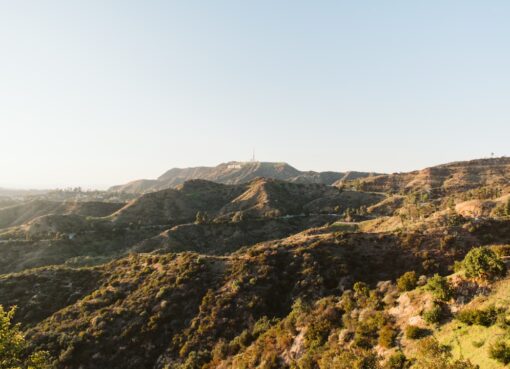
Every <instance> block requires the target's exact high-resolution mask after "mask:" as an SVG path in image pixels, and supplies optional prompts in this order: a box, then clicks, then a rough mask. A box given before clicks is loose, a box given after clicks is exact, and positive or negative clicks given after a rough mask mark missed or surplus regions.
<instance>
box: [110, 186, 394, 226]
mask: <svg viewBox="0 0 510 369" xmlns="http://www.w3.org/2000/svg"><path fill="white" fill-rule="evenodd" d="M383 198H384V196H383V195H378V194H372V193H361V192H354V191H341V190H339V189H338V188H335V187H331V186H326V185H320V184H301V183H291V182H284V181H280V180H275V179H267V178H257V179H254V180H252V181H251V182H249V183H245V184H238V185H224V184H219V183H215V182H209V181H204V180H192V181H187V182H185V183H184V184H183V185H181V186H179V187H178V188H177V189H167V190H162V191H157V192H151V193H148V194H145V195H142V196H141V197H139V198H138V199H136V200H134V201H133V202H131V203H129V204H128V205H126V206H125V207H124V208H122V209H120V210H119V211H117V212H116V213H114V214H113V215H112V219H113V221H114V222H115V223H117V224H129V223H136V224H142V225H148V224H165V225H172V224H174V225H176V224H180V223H184V222H191V221H194V220H195V216H196V215H197V213H198V212H202V213H204V214H206V215H207V217H208V218H209V220H214V219H216V221H229V220H231V219H233V218H234V217H241V218H263V217H280V216H286V215H300V214H302V213H328V212H334V211H336V212H338V211H341V210H342V209H345V208H347V207H360V206H363V205H366V206H368V205H373V204H375V203H377V202H378V201H381V200H382V199H383ZM335 209H336V210H335Z"/></svg>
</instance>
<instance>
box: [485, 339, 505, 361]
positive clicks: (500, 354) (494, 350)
mask: <svg viewBox="0 0 510 369" xmlns="http://www.w3.org/2000/svg"><path fill="white" fill-rule="evenodd" d="M489 357H490V358H491V359H494V360H497V361H499V362H500V363H502V364H504V365H507V364H509V363H510V345H508V344H507V343H506V342H505V341H503V340H500V341H498V342H496V343H495V344H494V345H491V347H490V348H489Z"/></svg>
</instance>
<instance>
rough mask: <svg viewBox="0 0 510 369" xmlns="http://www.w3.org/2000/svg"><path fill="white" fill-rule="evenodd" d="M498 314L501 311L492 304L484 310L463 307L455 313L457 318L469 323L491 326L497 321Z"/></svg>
mask: <svg viewBox="0 0 510 369" xmlns="http://www.w3.org/2000/svg"><path fill="white" fill-rule="evenodd" d="M498 315H499V311H498V310H497V309H496V308H495V307H494V306H490V307H488V308H487V309H483V310H482V309H480V310H476V309H462V310H461V311H459V312H458V313H457V314H456V315H455V318H456V319H457V320H459V321H461V322H462V323H465V324H467V325H473V324H476V325H482V326H484V327H490V326H491V325H493V324H495V323H496V321H497V320H498Z"/></svg>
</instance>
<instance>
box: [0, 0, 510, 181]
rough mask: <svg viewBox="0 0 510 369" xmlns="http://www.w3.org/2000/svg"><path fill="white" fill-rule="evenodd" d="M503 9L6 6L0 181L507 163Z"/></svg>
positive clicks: (299, 4) (288, 4)
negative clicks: (184, 170) (218, 168)
mask: <svg viewBox="0 0 510 369" xmlns="http://www.w3.org/2000/svg"><path fill="white" fill-rule="evenodd" d="M509 19H510V2H509V1H507V0H501V1H498V0H491V1H479V0H476V1H470V0H458V1H453V0H430V1H409V0H402V1H399V0H394V1H380V0H363V1H342V0H336V1H325V0H317V1H299V0H288V1H287V0H271V1H269V0H257V1H234V0H230V1H227V0H215V1H209V0H202V1H196V0H182V1H171V0H161V1H159V0H143V1H142V0H138V1H130V0H117V1H115V0H82V1H78V0H60V1H50V0H16V1H12V0H0V187H17V188H52V187H67V186H82V187H84V188H106V187H108V186H110V185H114V184H119V183H124V182H127V181H129V180H133V179H137V178H155V177H157V176H159V175H160V174H162V173H163V172H164V171H166V170H167V169H169V168H172V167H188V166H198V165H217V164H219V163H221V162H227V161H233V160H239V161H242V160H248V159H250V158H251V155H252V150H253V148H255V150H256V159H257V160H260V161H285V162H288V163H290V164H291V165H293V166H295V167H296V168H298V169H300V170H317V171H319V170H337V171H345V170H366V171H378V172H397V171H407V170H413V169H420V168H424V167H427V166H431V165H435V164H440V163H445V162H450V161H456V160H467V159H473V158H479V157H488V156H490V155H491V153H495V155H496V156H503V155H510V146H509V145H508V141H509V138H510V22H509V21H508V20H509Z"/></svg>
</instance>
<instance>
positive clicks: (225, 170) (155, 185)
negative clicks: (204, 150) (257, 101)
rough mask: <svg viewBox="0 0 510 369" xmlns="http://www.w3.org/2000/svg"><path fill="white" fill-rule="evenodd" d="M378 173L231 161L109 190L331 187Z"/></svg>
mask: <svg viewBox="0 0 510 369" xmlns="http://www.w3.org/2000/svg"><path fill="white" fill-rule="evenodd" d="M370 175H375V174H374V173H364V172H346V173H341V172H313V171H308V172H302V171H299V170H297V169H296V168H294V167H292V166H290V165H289V164H287V163H270V162H258V161H254V162H235V161H233V162H228V163H223V164H220V165H218V166H216V167H194V168H182V169H181V168H173V169H170V170H168V171H167V172H165V173H164V174H162V175H161V176H160V177H158V178H157V179H140V180H136V181H132V182H129V183H127V184H124V185H119V186H113V187H111V188H110V189H109V191H114V192H128V193H144V192H152V191H158V190H163V189H167V188H174V187H176V186H178V185H180V184H182V183H184V182H186V181H188V180H191V179H205V180H208V181H213V182H218V183H224V184H240V183H246V182H249V181H251V180H253V179H255V178H257V177H264V178H272V179H279V180H283V181H289V182H297V183H320V184H326V185H331V184H333V183H335V182H336V183H341V181H343V180H346V179H356V178H364V177H368V176H370Z"/></svg>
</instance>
